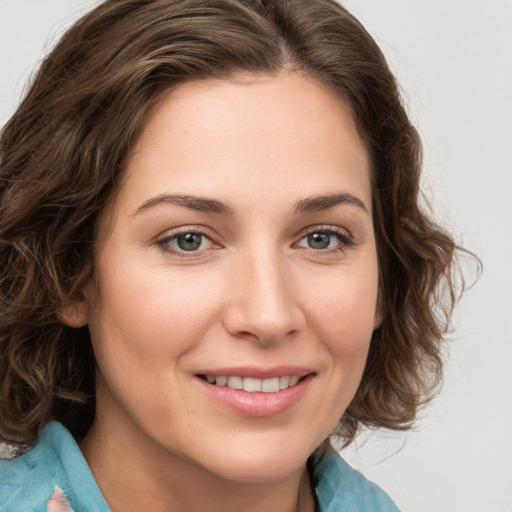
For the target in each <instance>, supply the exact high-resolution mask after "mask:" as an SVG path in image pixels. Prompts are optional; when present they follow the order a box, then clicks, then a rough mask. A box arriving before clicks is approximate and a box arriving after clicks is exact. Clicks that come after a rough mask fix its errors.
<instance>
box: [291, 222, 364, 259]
mask: <svg viewBox="0 0 512 512" xmlns="http://www.w3.org/2000/svg"><path fill="white" fill-rule="evenodd" d="M314 234H325V235H329V236H331V237H332V236H334V237H336V238H337V239H338V242H339V245H338V246H336V247H331V248H325V249H315V248H313V247H309V248H305V249H306V250H310V251H313V252H315V253H321V254H323V255H328V254H332V253H337V252H344V251H345V250H346V249H348V248H349V247H352V246H354V245H356V243H355V241H354V239H353V237H352V235H351V234H350V233H349V232H348V231H346V230H344V229H341V228H336V227H334V226H313V227H311V228H309V229H307V230H306V232H304V233H303V234H302V235H301V237H300V239H299V241H298V242H295V244H294V245H296V244H298V243H299V242H301V241H302V240H304V239H305V238H307V237H308V236H310V235H314Z"/></svg>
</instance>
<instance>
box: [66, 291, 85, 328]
mask: <svg viewBox="0 0 512 512" xmlns="http://www.w3.org/2000/svg"><path fill="white" fill-rule="evenodd" d="M59 320H60V321H61V322H62V323H63V324H64V325H67V326H68V327H74V328H78V327H83V326H84V325H87V324H88V323H89V303H88V301H87V299H86V298H85V297H84V295H83V294H81V293H80V294H79V295H77V296H75V297H72V298H69V299H68V300H67V302H66V303H65V304H63V305H62V307H61V308H60V311H59Z"/></svg>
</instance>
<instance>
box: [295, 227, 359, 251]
mask: <svg viewBox="0 0 512 512" xmlns="http://www.w3.org/2000/svg"><path fill="white" fill-rule="evenodd" d="M353 244H354V241H353V239H352V237H351V236H350V234H349V233H347V232H345V231H344V230H343V231H341V229H339V228H334V227H325V228H318V230H317V231H310V232H309V233H307V234H306V235H305V236H303V237H302V238H301V239H300V240H299V242H298V243H297V245H298V246H299V247H304V248H306V249H312V250H315V251H325V252H329V251H330V250H334V251H336V250H340V251H343V250H344V249H345V248H347V247H349V246H351V245H353Z"/></svg>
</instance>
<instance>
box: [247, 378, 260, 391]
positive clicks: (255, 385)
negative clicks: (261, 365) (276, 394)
mask: <svg viewBox="0 0 512 512" xmlns="http://www.w3.org/2000/svg"><path fill="white" fill-rule="evenodd" d="M244 391H248V392H249V393H256V392H260V393H261V379H253V378H252V377H245V379H244Z"/></svg>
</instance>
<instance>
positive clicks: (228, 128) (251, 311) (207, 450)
mask: <svg viewBox="0 0 512 512" xmlns="http://www.w3.org/2000/svg"><path fill="white" fill-rule="evenodd" d="M371 205H372V202H371V186H370V177H369V164H368V158H367V154H366V151H365V148H364V146H363V143H362V142H361V140H360V138H359V136H358V134H357V130H356V128H355V125H354V122H353V119H352V117H351V114H350V113H349V110H348V108H347V107H346V106H345V105H344V104H343V103H342V102H341V101H340V100H339V99H337V98H336V97H335V96H333V95H332V94H331V93H330V92H328V91H327V90H326V89H325V88H323V87H322V86H321V85H319V84H318V83H316V82H314V81H312V80H311V79H306V78H304V77H301V76H299V75H296V74H282V75H279V76H276V77H267V76H258V77H254V76H249V77H247V78H246V79H245V80H243V81H239V82H237V83H232V82H229V83H228V82H223V81H215V80H209V81H196V82H192V83H186V84H184V85H182V86H180V87H179V88H177V89H176V90H174V91H173V92H172V93H169V94H168V95H167V96H165V97H164V98H163V99H162V100H161V101H160V102H159V103H158V104H156V106H155V107H154V108H153V109H152V110H151V111H150V113H149V114H148V115H147V116H146V119H145V121H144V123H143V126H142V128H141V130H140V133H139V135H138V138H137V140H136V141H135V143H134V145H133V147H132V150H131V151H130V154H129V155H128V159H127V166H126V172H125V175H124V180H123V183H122V186H121V188H120V190H119V192H118V194H117V196H116V197H115V199H114V200H113V202H112V204H111V205H110V206H109V208H108V209H107V211H105V212H104V213H103V215H102V217H101V218H100V222H99V232H100V236H99V239H100V240H102V239H103V242H101V243H98V247H97V253H96V258H97V259H96V276H95V277H96V279H95V283H96V284H95V285H94V286H93V285H92V284H91V286H90V288H89V289H88V290H86V294H85V295H86V297H87V298H86V299H85V302H83V303H80V304H78V309H77V311H78V316H79V318H80V320H81V321H83V322H87V323H88V324H89V328H90V332H91V338H92V343H93V346H94V351H95V355H96V359H97V364H98V379H97V386H98V388H97V415H96V420H95V421H96V424H95V426H94V428H95V429H96V430H97V431H98V432H102V434H103V435H105V436H107V438H108V436H110V438H111V441H112V443H114V444H115V443H117V442H119V443H121V440H122V442H123V443H130V446H131V447H132V448H130V449H132V450H135V451H137V449H138V447H141V448H140V449H141V450H142V449H144V451H145V453H146V454H148V453H151V454H152V457H153V458H155V457H156V458H157V459H158V458H159V460H161V461H163V460H165V461H167V462H170V461H178V460H179V461H180V464H186V465H187V464H188V465H191V466H193V467H195V468H196V469H200V470H203V471H206V472H209V473H213V474H215V475H217V476H221V477H223V478H228V479H231V480H237V481H265V480H273V479H279V478H283V477H285V476H286V475H290V474H292V473H293V472H294V471H297V470H298V469H299V468H301V467H303V465H304V463H305V461H306V459H307V457H308V456H309V455H310V454H311V453H312V452H313V451H314V449H315V448H316V447H317V446H318V445H319V444H320V443H321V442H322V441H323V440H324V439H325V438H326V437H327V436H328V435H329V433H330V431H331V430H332V429H333V427H334V426H335V425H336V423H337V422H338V420H339V419H340V417H341V416H342V415H343V413H344V411H345V409H346V407H347V406H348V404H349V402H350V401H351V399H352V397H353V396H354V393H355V391H356V388H357V387H358V384H359V382H360V379H361V374H362V371H363V368H364V365H365V360H366V356H367V352H368V347H369V343H370V338H371V335H372V331H373V329H374V328H375V327H376V325H377V324H378V322H379V314H378V312H377V291H378V290H377V288H378V287H377V283H378V272H377V256H376V247H375V237H374V231H373V225H372V215H371ZM226 380H227V385H226ZM297 381H298V382H297ZM240 387H243V388H244V389H239V388H240ZM281 388H283V389H281ZM280 389H281V390H280ZM133 447H135V448H133ZM142 447H143V448H142Z"/></svg>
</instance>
